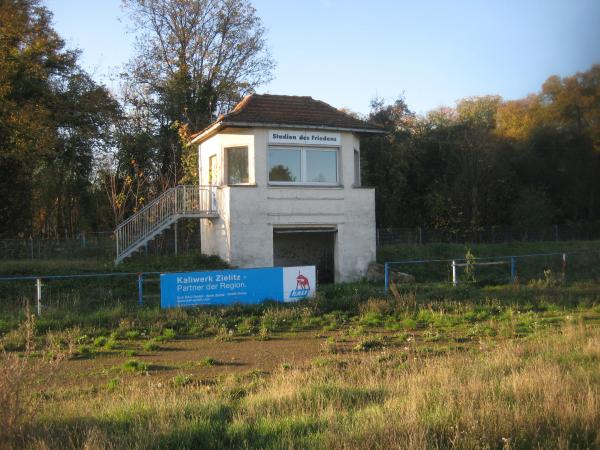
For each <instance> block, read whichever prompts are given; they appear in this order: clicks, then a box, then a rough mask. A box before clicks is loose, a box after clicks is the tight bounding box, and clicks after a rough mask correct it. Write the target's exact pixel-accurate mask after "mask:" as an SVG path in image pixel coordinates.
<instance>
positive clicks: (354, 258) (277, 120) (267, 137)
mask: <svg viewBox="0 0 600 450" xmlns="http://www.w3.org/2000/svg"><path fill="white" fill-rule="evenodd" d="M381 132H382V130H381V129H380V128H378V127H376V126H373V125H370V124H368V123H366V122H363V121H361V120H358V119H356V118H354V117H352V116H350V115H348V114H346V113H344V112H342V111H340V110H338V109H336V108H333V107H332V106H330V105H328V104H326V103H323V102H320V101H317V100H314V99H312V98H311V97H295V96H283V95H257V94H253V95H249V96H247V97H246V98H244V99H243V100H242V101H241V102H240V103H239V104H238V105H237V106H236V107H235V109H234V110H233V111H232V112H231V113H229V114H226V115H224V116H221V117H219V119H218V120H217V121H216V122H215V123H213V124H212V125H210V126H209V127H208V128H206V129H204V130H202V131H201V132H199V133H197V134H196V135H194V136H193V139H192V144H193V145H197V146H198V152H199V157H198V160H199V174H200V175H199V176H200V180H199V183H200V185H211V186H215V187H216V188H215V189H214V190H213V191H212V192H213V194H212V195H213V198H212V202H213V203H214V205H213V207H215V208H216V210H217V214H215V216H214V217H209V218H205V219H202V220H201V239H202V244H201V245H202V252H203V253H207V254H216V255H219V256H220V257H221V258H222V259H224V260H225V261H227V262H229V263H230V264H232V265H234V266H238V267H269V266H304V265H316V266H317V270H318V274H319V275H318V278H319V281H320V282H328V281H335V282H340V281H349V280H356V279H359V278H361V277H363V276H364V275H365V274H366V271H367V267H368V265H369V263H370V262H371V261H374V260H375V250H376V249H375V233H376V231H375V196H374V189H370V188H369V189H367V188H363V187H362V186H361V181H360V139H359V138H360V136H361V135H367V134H372V133H381Z"/></svg>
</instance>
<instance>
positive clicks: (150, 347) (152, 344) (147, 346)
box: [142, 339, 160, 352]
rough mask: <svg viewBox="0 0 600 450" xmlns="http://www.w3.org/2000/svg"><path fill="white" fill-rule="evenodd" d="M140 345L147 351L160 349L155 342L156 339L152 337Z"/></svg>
mask: <svg viewBox="0 0 600 450" xmlns="http://www.w3.org/2000/svg"><path fill="white" fill-rule="evenodd" d="M142 347H143V348H144V350H146V351H147V352H155V351H157V350H160V345H159V344H158V342H156V340H153V339H151V340H149V341H146V342H144V345H143V346H142Z"/></svg>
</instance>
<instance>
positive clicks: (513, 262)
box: [384, 251, 600, 293]
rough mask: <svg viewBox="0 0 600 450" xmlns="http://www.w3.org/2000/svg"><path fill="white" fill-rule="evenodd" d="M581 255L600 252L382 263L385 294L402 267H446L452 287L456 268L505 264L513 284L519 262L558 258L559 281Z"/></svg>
mask: <svg viewBox="0 0 600 450" xmlns="http://www.w3.org/2000/svg"><path fill="white" fill-rule="evenodd" d="M581 255H595V256H598V255H600V251H584V252H554V253H531V254H525V255H503V256H485V257H472V258H448V259H412V260H403V261H387V262H385V263H384V280H385V281H384V282H385V292H386V293H387V292H388V290H389V286H390V274H391V271H392V269H393V267H397V266H402V265H426V264H435V263H437V264H443V265H446V267H447V269H448V273H449V274H451V281H452V284H453V285H454V286H457V285H458V277H457V270H456V269H457V268H458V267H471V268H476V267H482V266H488V265H500V264H505V265H507V266H510V272H509V274H510V275H509V277H508V279H507V280H506V281H509V282H510V283H515V282H516V281H517V279H518V277H517V268H518V262H519V260H527V259H529V258H548V257H556V258H558V261H557V263H558V264H559V265H560V273H561V279H562V280H564V279H565V276H566V271H567V260H568V259H569V258H570V257H575V256H581Z"/></svg>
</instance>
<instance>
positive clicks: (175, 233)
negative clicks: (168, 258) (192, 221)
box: [173, 220, 177, 256]
mask: <svg viewBox="0 0 600 450" xmlns="http://www.w3.org/2000/svg"><path fill="white" fill-rule="evenodd" d="M173 234H174V236H175V256H177V220H176V221H175V229H174V230H173Z"/></svg>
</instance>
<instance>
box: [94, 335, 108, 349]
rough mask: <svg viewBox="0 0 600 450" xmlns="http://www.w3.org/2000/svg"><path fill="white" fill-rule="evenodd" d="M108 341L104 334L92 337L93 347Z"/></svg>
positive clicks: (101, 345)
mask: <svg viewBox="0 0 600 450" xmlns="http://www.w3.org/2000/svg"><path fill="white" fill-rule="evenodd" d="M107 342H108V338H107V337H106V336H98V337H97V338H96V339H94V347H104V346H105V345H106V343H107Z"/></svg>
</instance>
